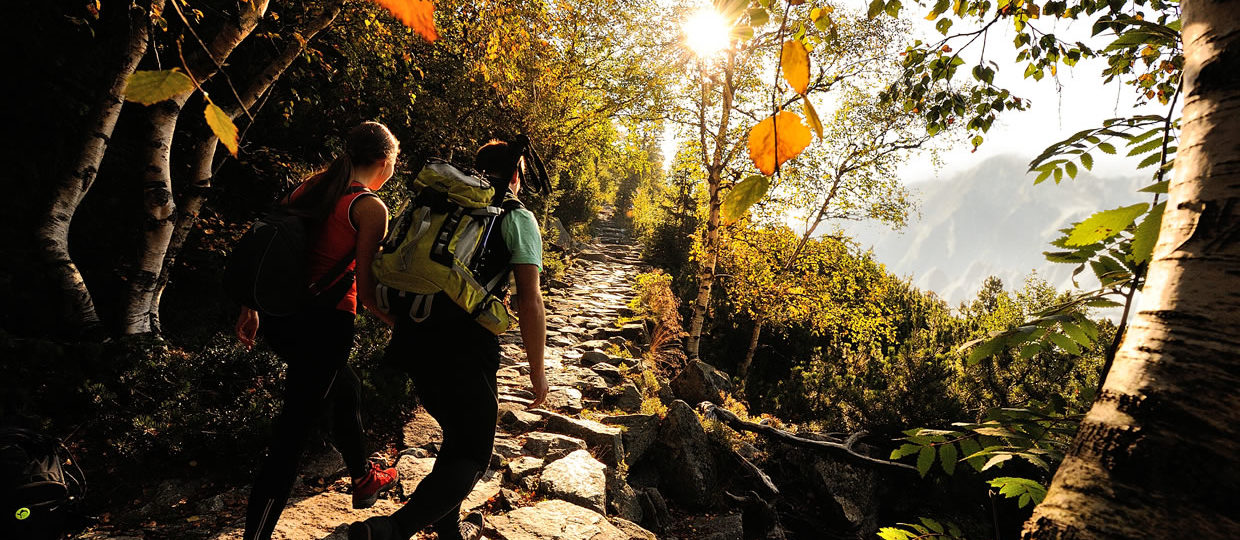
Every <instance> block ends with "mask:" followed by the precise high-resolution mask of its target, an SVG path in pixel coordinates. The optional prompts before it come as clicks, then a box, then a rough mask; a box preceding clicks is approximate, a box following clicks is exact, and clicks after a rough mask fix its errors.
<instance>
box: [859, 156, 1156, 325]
mask: <svg viewBox="0 0 1240 540" xmlns="http://www.w3.org/2000/svg"><path fill="white" fill-rule="evenodd" d="M1027 163H1028V160H1027V159H1024V158H1020V157H1017V156H1014V155H1007V156H998V157H994V158H990V159H988V160H986V161H983V162H981V163H980V164H978V165H977V166H976V167H974V168H972V169H969V170H967V171H965V172H962V173H959V174H956V175H954V176H951V177H948V178H943V179H939V180H934V181H929V182H924V183H918V184H914V185H913V186H912V187H913V188H914V189H916V190H918V191H920V194H921V196H920V200H921V206H920V214H921V215H920V218H918V217H914V218H913V219H911V220H910V222H909V226H908V228H906V229H904V230H902V231H891V230H889V229H883V228H880V227H877V226H873V225H865V224H849V225H846V226H845V230H846V231H847V232H849V233H851V234H853V235H854V236H855V237H856V238H857V240H858V241H859V242H860V243H861V245H862V246H863V247H869V246H873V249H874V254H875V256H876V257H877V258H878V260H879V261H881V262H883V263H884V264H886V265H887V267H888V268H889V269H890V270H891V271H893V272H895V273H896V274H898V275H902V276H909V277H911V278H912V279H913V282H914V283H915V284H916V285H917V286H918V287H920V288H922V289H924V290H932V291H934V292H935V293H937V294H938V295H939V296H941V297H943V298H945V299H947V300H948V301H949V302H950V303H952V304H955V303H958V302H960V301H963V300H966V299H969V298H971V297H972V296H973V295H974V294H975V293H976V292H977V289H978V288H979V287H980V286H981V284H982V281H983V280H985V279H986V277H987V276H991V275H996V276H999V277H1000V278H1002V279H1003V281H1004V283H1005V284H1007V285H1009V287H1010V286H1013V285H1018V284H1019V283H1020V282H1021V281H1022V280H1023V279H1024V278H1025V276H1026V275H1028V274H1029V272H1030V271H1031V270H1035V269H1036V270H1037V272H1038V274H1039V275H1041V276H1042V277H1043V278H1045V279H1047V280H1048V281H1050V282H1051V283H1053V284H1055V285H1056V286H1057V287H1059V288H1061V289H1062V288H1067V287H1069V286H1071V281H1070V275H1071V272H1072V266H1071V265H1065V264H1053V263H1049V262H1047V261H1046V259H1045V258H1044V257H1043V256H1042V252H1043V251H1046V250H1048V249H1049V246H1048V245H1047V243H1048V242H1049V241H1051V240H1053V239H1054V238H1055V237H1057V236H1058V232H1057V230H1058V229H1060V228H1062V227H1066V226H1068V225H1069V224H1071V223H1072V222H1075V221H1080V220H1081V219H1084V218H1085V217H1086V216H1088V215H1089V214H1091V213H1093V212H1095V211H1098V210H1102V209H1107V208H1115V207H1118V206H1123V205H1128V204H1134V203H1137V202H1141V201H1143V200H1146V199H1147V198H1146V197H1142V196H1140V195H1138V194H1137V193H1136V189H1137V188H1138V187H1139V186H1140V185H1142V183H1143V181H1144V175H1140V176H1134V177H1132V178H1105V179H1104V178H1098V177H1095V176H1091V175H1089V174H1086V173H1082V174H1080V175H1078V176H1077V178H1076V180H1064V181H1063V182H1062V183H1060V184H1059V185H1055V183H1054V182H1051V181H1047V182H1044V183H1042V184H1039V185H1036V186H1035V185H1034V184H1033V178H1034V177H1033V176H1032V175H1026V174H1025V168H1026V164H1027Z"/></svg>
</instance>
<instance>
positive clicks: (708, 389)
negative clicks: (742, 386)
mask: <svg viewBox="0 0 1240 540" xmlns="http://www.w3.org/2000/svg"><path fill="white" fill-rule="evenodd" d="M672 391H673V392H675V393H676V397H678V398H680V399H683V400H685V401H686V402H688V403H690V404H692V405H697V404H698V403H701V402H703V401H710V402H712V403H715V404H719V403H723V397H724V396H725V395H727V394H730V393H731V392H732V381H731V380H730V379H728V375H727V374H726V373H724V372H722V371H719V370H718V369H715V367H714V366H712V365H710V364H707V363H706V362H703V361H701V360H694V361H693V362H690V363H689V365H687V366H685V369H684V370H683V371H681V372H680V374H678V375H676V378H675V379H672Z"/></svg>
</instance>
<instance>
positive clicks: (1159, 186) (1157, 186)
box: [1137, 180, 1171, 193]
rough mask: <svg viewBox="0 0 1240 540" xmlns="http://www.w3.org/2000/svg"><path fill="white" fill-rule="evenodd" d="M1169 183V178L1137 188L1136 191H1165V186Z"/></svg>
mask: <svg viewBox="0 0 1240 540" xmlns="http://www.w3.org/2000/svg"><path fill="white" fill-rule="evenodd" d="M1170 185H1171V181H1170V180H1163V181H1162V182H1155V183H1153V184H1150V185H1148V186H1145V187H1143V188H1141V189H1138V190H1137V191H1140V192H1142V193H1166V192H1167V188H1168V187H1169V186H1170Z"/></svg>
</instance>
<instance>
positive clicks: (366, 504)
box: [353, 461, 398, 510]
mask: <svg viewBox="0 0 1240 540" xmlns="http://www.w3.org/2000/svg"><path fill="white" fill-rule="evenodd" d="M397 478H398V475H397V474H396V469H391V468H388V469H384V468H383V467H381V466H379V464H378V463H375V462H373V461H372V462H370V470H369V471H366V476H363V477H361V478H358V479H356V480H354V481H353V508H354V509H355V510H361V509H363V508H370V507H372V506H374V505H375V501H378V500H379V493H380V492H382V491H385V490H388V489H391V488H392V486H395V485H396V480H397Z"/></svg>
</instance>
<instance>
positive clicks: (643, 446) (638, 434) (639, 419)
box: [603, 414, 659, 467]
mask: <svg viewBox="0 0 1240 540" xmlns="http://www.w3.org/2000/svg"><path fill="white" fill-rule="evenodd" d="M603 423H605V424H610V425H613V426H619V427H620V428H622V429H621V440H622V441H624V462H625V463H627V464H628V465H629V466H630V467H631V466H633V465H634V464H635V463H637V461H638V460H639V459H641V457H642V456H643V455H645V453H646V450H647V449H649V448H650V445H651V444H654V440H655V438H656V437H658V435H659V417H658V416H655V415H653V414H626V415H620V416H608V417H607V418H604V419H603Z"/></svg>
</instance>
